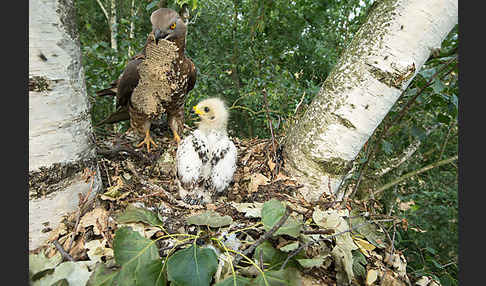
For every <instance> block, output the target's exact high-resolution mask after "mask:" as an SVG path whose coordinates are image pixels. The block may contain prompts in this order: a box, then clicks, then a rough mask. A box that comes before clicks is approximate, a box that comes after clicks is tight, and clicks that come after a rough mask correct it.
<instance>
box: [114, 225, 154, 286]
mask: <svg viewBox="0 0 486 286" xmlns="http://www.w3.org/2000/svg"><path fill="white" fill-rule="evenodd" d="M113 249H114V252H115V261H116V263H117V264H119V265H120V266H121V267H122V268H121V270H120V275H119V280H118V281H119V282H120V285H131V286H133V285H139V284H137V281H139V280H145V279H146V277H140V276H141V275H142V274H143V275H145V273H144V270H141V269H144V268H146V267H148V266H149V265H152V264H154V263H155V262H154V260H158V259H159V252H158V249H157V247H156V246H155V243H154V242H153V241H151V240H150V239H147V238H145V237H143V236H141V235H140V234H139V233H138V232H136V231H133V230H132V229H131V228H130V227H122V228H119V229H118V230H117V231H116V232H115V240H114V242H113ZM153 275H154V276H156V274H153ZM151 278H153V280H154V281H155V280H157V278H154V277H151Z"/></svg>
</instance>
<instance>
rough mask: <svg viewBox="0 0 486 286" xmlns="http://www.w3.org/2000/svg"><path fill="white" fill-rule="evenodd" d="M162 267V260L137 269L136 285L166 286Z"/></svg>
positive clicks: (165, 276)
mask: <svg viewBox="0 0 486 286" xmlns="http://www.w3.org/2000/svg"><path fill="white" fill-rule="evenodd" d="M162 266H163V263H162V260H160V259H156V260H152V262H150V263H148V264H147V265H145V267H142V268H139V269H137V285H140V286H143V285H154V286H155V285H162V286H165V285H167V275H166V272H165V271H162Z"/></svg>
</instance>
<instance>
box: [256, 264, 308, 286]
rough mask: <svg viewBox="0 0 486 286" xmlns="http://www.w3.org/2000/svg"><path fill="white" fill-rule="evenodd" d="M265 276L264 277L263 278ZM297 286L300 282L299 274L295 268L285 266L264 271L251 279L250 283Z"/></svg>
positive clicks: (270, 285) (259, 285)
mask: <svg viewBox="0 0 486 286" xmlns="http://www.w3.org/2000/svg"><path fill="white" fill-rule="evenodd" d="M264 276H265V278H264ZM265 279H266V282H267V283H268V285H269V286H297V285H300V284H301V281H300V280H301V279H300V274H299V272H298V271H297V269H295V268H285V269H282V270H278V271H265V272H264V274H260V275H258V276H257V277H255V278H254V279H253V280H252V285H258V286H265V285H267V284H266V283H265Z"/></svg>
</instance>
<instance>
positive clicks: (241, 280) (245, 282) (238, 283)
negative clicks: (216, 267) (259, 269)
mask: <svg viewBox="0 0 486 286" xmlns="http://www.w3.org/2000/svg"><path fill="white" fill-rule="evenodd" d="M250 283H251V279H250V278H246V277H243V276H239V275H235V276H233V275H231V276H230V277H228V278H226V279H224V280H223V281H220V282H218V283H217V284H216V285H214V286H249V285H252V284H250Z"/></svg>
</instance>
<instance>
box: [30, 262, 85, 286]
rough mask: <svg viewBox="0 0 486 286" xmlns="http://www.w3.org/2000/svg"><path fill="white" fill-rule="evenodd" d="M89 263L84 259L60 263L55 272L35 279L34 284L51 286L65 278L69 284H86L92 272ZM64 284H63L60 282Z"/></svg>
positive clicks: (73, 285) (74, 285)
mask: <svg viewBox="0 0 486 286" xmlns="http://www.w3.org/2000/svg"><path fill="white" fill-rule="evenodd" d="M87 265H88V263H86V262H84V261H77V262H74V261H67V262H63V263H61V264H59V265H58V266H57V267H56V268H55V269H54V272H53V273H52V274H50V275H46V276H44V277H42V278H41V279H39V280H37V281H34V282H33V283H32V286H50V285H52V284H53V283H62V282H60V281H59V280H63V279H65V280H66V281H67V282H68V283H69V285H72V286H76V285H79V286H81V285H83V286H84V285H86V282H88V279H89V277H90V275H91V272H89V270H88V266H87ZM59 285H62V284H59Z"/></svg>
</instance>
